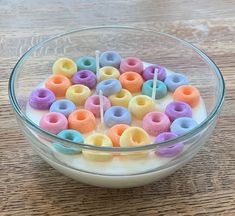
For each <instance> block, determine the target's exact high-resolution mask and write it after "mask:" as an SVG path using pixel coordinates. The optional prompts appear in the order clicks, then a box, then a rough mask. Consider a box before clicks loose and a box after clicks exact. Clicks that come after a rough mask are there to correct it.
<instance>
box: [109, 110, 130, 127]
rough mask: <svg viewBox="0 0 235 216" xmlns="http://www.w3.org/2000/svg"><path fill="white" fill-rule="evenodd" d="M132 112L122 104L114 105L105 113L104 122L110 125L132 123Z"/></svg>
mask: <svg viewBox="0 0 235 216" xmlns="http://www.w3.org/2000/svg"><path fill="white" fill-rule="evenodd" d="M131 120H132V119H131V114H130V112H129V111H128V110H127V109H125V108H124V107H121V106H112V107H110V108H109V109H108V110H107V111H106V112H105V114H104V123H105V124H106V125H107V126H108V127H112V126H114V125H116V124H127V125H129V124H130V123H131Z"/></svg>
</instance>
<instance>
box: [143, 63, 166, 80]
mask: <svg viewBox="0 0 235 216" xmlns="http://www.w3.org/2000/svg"><path fill="white" fill-rule="evenodd" d="M155 69H158V74H157V79H158V80H160V81H164V80H165V78H166V70H165V68H164V67H161V66H160V65H150V66H148V67H146V68H145V69H144V72H143V78H144V80H152V79H153V76H154V71H155Z"/></svg>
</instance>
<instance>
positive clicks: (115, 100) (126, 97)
mask: <svg viewBox="0 0 235 216" xmlns="http://www.w3.org/2000/svg"><path fill="white" fill-rule="evenodd" d="M131 98H132V94H131V93H130V92H129V91H128V90H126V89H121V91H120V92H118V93H116V94H113V95H110V96H109V100H110V102H111V104H112V106H123V107H126V108H127V107H128V104H129V101H130V100H131Z"/></svg>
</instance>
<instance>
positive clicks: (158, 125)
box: [142, 112, 171, 136]
mask: <svg viewBox="0 0 235 216" xmlns="http://www.w3.org/2000/svg"><path fill="white" fill-rule="evenodd" d="M170 125H171V122H170V120H169V118H168V117H167V115H166V114H165V113H161V112H150V113H148V114H146V115H145V116H144V118H143V122H142V126H143V129H144V130H145V131H146V132H147V133H148V134H149V135H151V136H157V135H158V134H160V133H162V132H166V131H169V129H170Z"/></svg>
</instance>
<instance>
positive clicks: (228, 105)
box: [0, 0, 235, 216]
mask: <svg viewBox="0 0 235 216" xmlns="http://www.w3.org/2000/svg"><path fill="white" fill-rule="evenodd" d="M112 24H114V25H116V24H119V25H131V26H138V27H144V28H152V29H155V30H159V31H163V32H167V33H170V34H173V35H175V36H178V37H180V38H183V39H185V40H188V41H189V42H192V43H193V44H195V45H196V46H198V47H199V48H201V49H202V50H204V51H205V52H206V53H208V54H209V56H211V57H212V58H213V60H214V61H215V62H216V63H217V64H218V66H219V68H220V69H221V71H222V73H223V75H224V78H225V81H226V89H227V91H226V100H225V104H224V107H223V110H222V112H221V116H220V118H219V120H218V124H217V126H216V129H215V131H214V133H213V136H212V137H211V139H210V141H209V142H208V143H207V144H206V146H204V147H203V148H202V150H201V151H200V152H199V153H198V154H197V156H196V157H195V158H194V159H193V160H192V161H191V162H190V163H188V164H187V165H185V166H184V167H183V168H182V169H180V170H179V171H177V172H176V173H175V174H173V175H171V176H169V177H168V178H165V179H163V180H161V181H159V182H155V183H153V184H151V185H147V186H144V187H139V188H132V189H119V190H117V189H115V190H112V189H103V188H96V187H92V186H88V185H84V184H81V183H78V182H75V181H73V180H71V179H69V178H67V177H65V176H63V175H61V174H60V173H58V172H57V171H56V170H54V169H53V168H51V167H49V165H47V164H46V163H45V162H44V161H43V160H42V159H40V158H39V157H38V156H37V155H36V154H35V153H34V152H33V151H32V149H31V147H30V145H29V144H28V143H27V142H26V140H25V139H24V137H23V136H22V134H21V132H20V130H19V128H18V126H17V124H16V121H15V118H14V116H13V112H12V110H11V107H10V105H9V101H8V93H7V85H8V78H9V75H10V72H11V70H12V68H13V66H14V64H15V63H16V61H17V59H18V58H19V57H20V56H21V55H22V54H23V53H24V52H25V51H26V50H27V49H28V48H29V47H31V46H32V45H34V44H36V43H38V42H39V41H42V40H43V39H45V38H48V37H49V36H52V35H55V34H58V33H61V32H65V31H69V30H71V29H75V28H81V27H84V26H97V25H112ZM234 44H235V1H234V0H224V1H222V0H214V1H205V0H198V1H196V0H191V1H186V0H182V1H176V0H169V1H154V0H152V1H151V0H145V1H144V0H133V1H126V0H125V1H124V0H119V1H113V2H111V1H108V0H103V1H98V0H94V1H85V0H83V1H75V0H68V1H66V0H64V1H63V0H60V1H53V0H47V1H42V0H41V1H39V0H34V1H30V0H18V1H14V0H0V122H1V123H0V137H1V145H0V215H1V216H3V215H4V216H6V215H17V216H21V215H22V216H23V215H113V216H116V215H174V216H175V215H181V216H186V215H195V216H196V215H197V216H199V215H200V216H201V215H213V216H214V215H226V216H227V215H235V145H234V139H235V123H234V120H235V104H234V101H235V94H234V92H235V61H234V57H235V45H234Z"/></svg>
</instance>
